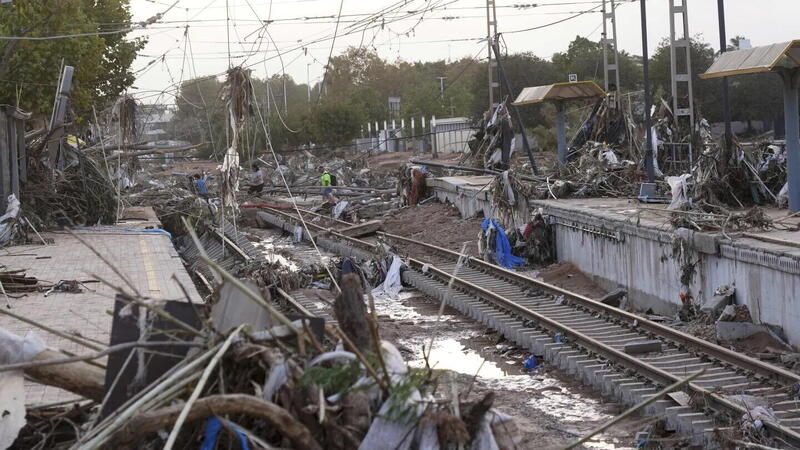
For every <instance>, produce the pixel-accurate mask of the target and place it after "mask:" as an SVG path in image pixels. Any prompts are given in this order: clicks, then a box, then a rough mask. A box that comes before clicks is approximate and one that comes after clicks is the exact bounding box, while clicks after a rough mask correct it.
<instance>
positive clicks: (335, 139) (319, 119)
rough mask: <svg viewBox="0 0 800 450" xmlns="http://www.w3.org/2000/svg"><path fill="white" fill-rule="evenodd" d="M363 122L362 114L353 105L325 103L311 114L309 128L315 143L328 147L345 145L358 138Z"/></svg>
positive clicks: (333, 102)
mask: <svg viewBox="0 0 800 450" xmlns="http://www.w3.org/2000/svg"><path fill="white" fill-rule="evenodd" d="M363 122H364V118H363V115H362V112H361V111H359V110H358V109H357V108H356V107H354V106H353V105H351V104H347V103H341V102H336V101H325V102H323V103H322V104H320V105H319V106H317V107H315V108H314V110H313V111H312V112H311V115H310V117H309V122H308V126H309V131H310V132H311V135H312V136H313V137H314V141H316V142H318V143H321V144H327V145H344V144H349V143H350V141H351V140H352V139H353V138H355V137H356V136H358V133H359V132H360V130H361V124H362V123H363Z"/></svg>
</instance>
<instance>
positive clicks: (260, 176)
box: [247, 164, 264, 194]
mask: <svg viewBox="0 0 800 450" xmlns="http://www.w3.org/2000/svg"><path fill="white" fill-rule="evenodd" d="M248 178H249V180H250V187H249V188H248V189H247V193H248V194H257V193H259V192H261V191H263V190H264V173H263V172H262V171H261V169H260V168H259V167H258V165H257V164H253V172H252V173H250V175H248Z"/></svg>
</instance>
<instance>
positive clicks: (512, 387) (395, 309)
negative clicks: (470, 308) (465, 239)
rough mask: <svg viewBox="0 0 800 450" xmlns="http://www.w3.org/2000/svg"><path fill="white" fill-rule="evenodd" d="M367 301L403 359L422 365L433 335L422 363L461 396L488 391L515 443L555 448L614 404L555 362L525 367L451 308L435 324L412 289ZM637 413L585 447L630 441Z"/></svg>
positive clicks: (506, 346) (433, 311)
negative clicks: (511, 424)
mask: <svg viewBox="0 0 800 450" xmlns="http://www.w3.org/2000/svg"><path fill="white" fill-rule="evenodd" d="M375 305H376V309H377V311H378V313H379V319H380V322H381V333H382V337H383V338H384V339H387V340H390V341H392V342H394V343H395V344H396V345H397V346H398V348H399V349H400V351H401V352H402V353H403V356H404V357H405V358H406V360H407V361H408V363H409V365H411V366H416V367H425V364H426V361H425V358H424V357H423V350H422V349H423V346H425V347H426V348H427V346H428V345H429V343H430V338H431V336H433V347H432V350H431V352H430V355H429V357H428V361H427V363H428V364H430V366H431V367H433V368H434V369H437V370H440V371H441V372H439V373H440V376H441V377H442V378H441V381H442V383H441V386H443V387H447V390H448V391H450V390H451V389H450V386H452V384H453V381H451V380H454V381H455V383H456V386H457V389H458V391H459V392H460V395H461V396H462V398H463V397H464V396H465V395H466V396H467V398H468V399H470V400H474V399H477V398H480V397H483V395H485V394H486V393H487V392H488V391H494V392H495V394H496V396H497V397H496V400H495V403H494V406H495V407H496V408H497V409H498V410H500V411H501V412H504V413H506V414H509V415H511V416H513V417H514V419H515V420H516V421H517V425H518V427H519V429H520V431H521V432H522V435H523V448H530V449H534V448H535V449H556V448H562V447H563V446H564V445H565V444H567V443H568V442H570V441H573V440H575V439H577V438H578V437H580V436H581V435H582V434H584V433H586V432H587V431H589V430H591V429H593V428H595V427H597V426H598V425H600V424H602V423H604V422H606V421H608V420H610V419H611V418H613V417H614V415H616V414H618V413H620V412H621V411H622V408H621V407H620V406H619V405H617V404H613V403H607V402H605V401H604V400H603V399H602V398H600V397H599V396H598V395H596V394H595V393H593V392H592V391H590V390H589V389H587V388H585V387H583V386H581V385H580V384H579V383H576V382H574V381H572V380H570V379H569V378H567V377H565V376H564V374H562V373H561V372H560V371H559V370H558V369H555V368H552V367H548V366H547V365H543V366H540V368H539V369H537V370H535V371H533V372H526V371H525V370H524V368H523V365H522V363H523V361H524V360H525V359H526V358H527V357H528V356H529V354H528V353H527V351H523V350H521V349H519V348H517V347H515V346H514V345H513V344H512V343H510V342H508V341H505V340H504V339H502V338H500V337H499V336H498V335H497V334H496V333H493V332H489V331H487V330H486V329H485V328H484V327H483V325H481V324H479V323H477V322H475V321H473V320H471V319H469V318H466V317H464V316H462V315H461V314H459V313H458V312H457V311H455V310H453V309H449V308H445V310H444V314H443V315H442V317H441V320H440V321H439V322H438V323H437V314H438V310H439V304H438V302H435V301H434V300H432V299H430V298H428V297H426V296H424V295H422V294H420V293H416V292H403V293H401V294H400V298H399V299H397V300H390V299H387V298H376V299H375ZM476 374H477V376H476ZM642 420H646V419H643V418H642V417H635V418H633V419H631V420H629V421H627V422H623V423H621V424H619V425H617V426H616V427H614V428H612V429H611V430H609V431H607V432H606V433H605V434H602V435H600V436H599V437H598V438H597V439H596V440H595V441H593V442H591V443H590V444H589V445H587V446H586V448H601V449H622V448H633V436H634V435H635V433H636V431H638V430H639V429H640V425H639V424H640V422H641V421H642Z"/></svg>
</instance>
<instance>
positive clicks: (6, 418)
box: [0, 372, 25, 450]
mask: <svg viewBox="0 0 800 450" xmlns="http://www.w3.org/2000/svg"><path fill="white" fill-rule="evenodd" d="M0 399H1V400H0V403H1V404H2V412H3V413H2V414H1V415H0V450H6V449H7V448H9V447H11V444H13V443H14V441H15V440H16V439H17V436H18V435H19V430H21V429H22V427H24V426H25V378H24V377H23V376H22V373H20V372H5V373H0Z"/></svg>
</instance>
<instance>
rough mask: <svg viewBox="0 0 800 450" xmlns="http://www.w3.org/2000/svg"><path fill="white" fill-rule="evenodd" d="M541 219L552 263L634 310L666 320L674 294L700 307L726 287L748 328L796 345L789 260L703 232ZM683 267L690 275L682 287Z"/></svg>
mask: <svg viewBox="0 0 800 450" xmlns="http://www.w3.org/2000/svg"><path fill="white" fill-rule="evenodd" d="M534 203H535V202H534ZM536 206H544V205H536ZM545 212H546V213H547V214H548V215H549V216H550V217H551V220H552V222H553V224H554V227H555V231H556V249H557V255H558V260H559V261H566V262H570V263H572V264H574V265H575V266H576V267H578V268H579V269H580V270H581V271H583V272H585V273H586V274H587V275H589V276H591V277H593V278H594V279H595V280H596V281H597V282H598V283H599V284H601V285H602V286H603V287H605V288H607V289H611V288H616V287H623V288H625V289H627V290H628V293H629V298H630V300H631V301H632V303H633V306H634V307H635V308H636V309H638V310H646V309H648V308H652V309H653V311H654V312H655V313H657V314H664V315H672V314H674V313H675V312H676V311H677V310H678V309H679V308H680V307H681V300H680V294H681V292H685V291H688V292H689V293H690V294H691V295H692V296H693V297H694V298H695V299H696V300H698V301H701V302H702V301H704V300H705V299H707V298H711V297H713V295H714V291H715V290H716V289H717V288H718V287H719V286H722V285H726V284H727V285H732V286H735V288H736V294H735V295H736V303H737V304H743V305H747V306H748V308H749V309H750V313H751V315H752V316H753V319H754V321H755V322H757V323H759V322H760V323H765V324H770V325H776V326H779V327H781V328H782V329H783V331H784V333H785V335H786V337H787V339H788V341H789V342H790V343H791V344H792V345H794V346H800V328H798V327H796V326H794V325H795V324H797V323H798V321H800V307H798V306H800V294H798V292H800V259H798V258H797V257H795V256H791V255H787V254H784V253H779V252H772V251H768V250H765V249H759V248H753V247H749V246H747V245H745V244H741V243H731V242H729V241H726V242H720V241H718V240H717V238H716V236H714V235H709V234H706V233H687V232H686V230H679V231H677V232H672V231H662V230H658V229H655V228H648V227H644V226H637V225H635V224H632V223H628V222H625V221H621V220H619V219H616V218H612V217H611V216H610V215H606V214H604V213H602V212H596V213H592V214H591V215H590V214H587V213H585V212H583V211H577V210H574V209H570V208H569V207H567V206H565V207H563V208H560V207H559V208H554V207H552V206H545ZM678 238H682V239H680V240H679V242H682V245H681V244H678V245H677V246H674V243H675V242H676V239H678ZM687 263H689V264H693V265H694V272H695V273H694V276H692V277H691V281H690V282H689V283H688V285H686V286H684V285H682V284H681V274H682V270H683V269H682V268H683V267H685V266H686V265H687Z"/></svg>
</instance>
